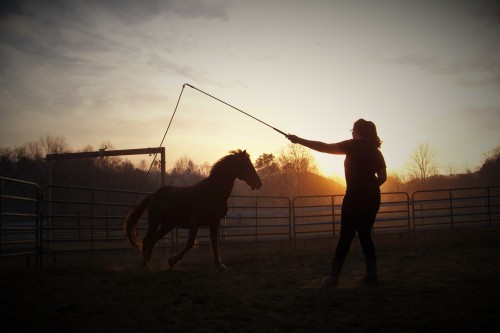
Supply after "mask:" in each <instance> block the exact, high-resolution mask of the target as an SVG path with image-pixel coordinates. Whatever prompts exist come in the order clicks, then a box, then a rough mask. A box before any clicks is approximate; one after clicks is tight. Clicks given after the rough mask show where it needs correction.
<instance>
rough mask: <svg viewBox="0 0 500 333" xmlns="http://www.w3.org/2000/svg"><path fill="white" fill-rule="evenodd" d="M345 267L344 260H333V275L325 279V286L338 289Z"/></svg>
mask: <svg viewBox="0 0 500 333" xmlns="http://www.w3.org/2000/svg"><path fill="white" fill-rule="evenodd" d="M342 266H344V260H338V259H335V257H333V258H332V274H331V275H329V276H327V277H325V278H323V285H325V286H332V287H336V286H337V284H338V283H339V276H340V272H341V271H342Z"/></svg>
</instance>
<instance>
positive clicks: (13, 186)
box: [0, 177, 500, 264]
mask: <svg viewBox="0 0 500 333" xmlns="http://www.w3.org/2000/svg"><path fill="white" fill-rule="evenodd" d="M0 179H1V188H0V236H1V237H0V256H1V257H4V256H14V255H26V256H27V257H28V260H29V257H31V256H35V257H36V259H37V262H39V263H40V264H41V262H42V258H43V254H48V253H59V252H65V251H82V250H85V251H88V250H108V249H123V248H130V245H129V244H128V242H127V241H126V239H125V237H124V233H123V227H122V221H123V217H124V216H125V214H126V213H127V211H128V210H129V208H130V207H131V205H132V204H133V203H138V202H139V201H140V200H142V199H143V198H144V197H145V195H147V194H148V193H137V192H131V191H121V190H110V189H98V188H82V187H70V186H53V185H51V186H46V187H44V188H43V189H42V191H39V189H38V186H37V185H36V184H33V183H29V182H24V181H19V180H14V179H9V178H2V177H0ZM342 200H343V195H324V196H302V197H296V198H294V199H293V200H290V199H288V198H286V197H258V196H232V197H230V198H229V201H228V204H229V211H228V213H227V215H226V217H225V218H224V220H222V221H221V229H220V242H221V243H226V244H239V243H245V242H247V243H249V242H252V243H257V242H272V241H275V242H281V244H282V246H283V244H289V245H295V244H296V242H306V241H308V240H314V239H318V238H334V237H337V236H338V235H339V231H340V214H341V204H342ZM494 227H500V187H485V188H466V189H449V190H430V191H417V192H414V193H413V195H412V196H411V198H410V196H409V195H408V194H407V193H406V192H391V193H382V203H381V207H380V211H379V213H378V215H377V221H376V222H375V226H374V229H373V234H374V235H382V234H396V235H400V237H408V238H415V237H416V235H417V234H419V233H420V234H421V233H425V232H431V231H432V232H434V231H439V230H454V229H465V228H494ZM146 228H147V213H146V214H145V216H143V218H142V219H141V221H140V222H139V226H138V230H139V235H140V236H143V235H144V233H145V230H146ZM186 238H187V231H185V230H181V229H176V230H175V231H174V232H172V233H170V234H168V235H167V238H165V239H164V240H163V241H161V242H158V244H159V246H160V247H163V248H164V249H165V248H167V247H169V248H172V249H176V248H177V247H178V245H179V246H184V244H185V241H186ZM197 243H198V244H204V243H205V244H208V243H209V232H208V229H206V228H202V229H200V230H199V232H198V237H197Z"/></svg>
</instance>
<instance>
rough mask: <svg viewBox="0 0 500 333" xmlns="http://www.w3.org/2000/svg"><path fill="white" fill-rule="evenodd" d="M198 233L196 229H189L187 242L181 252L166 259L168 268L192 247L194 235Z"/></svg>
mask: <svg viewBox="0 0 500 333" xmlns="http://www.w3.org/2000/svg"><path fill="white" fill-rule="evenodd" d="M197 232H198V228H191V229H189V236H188V241H187V243H186V246H185V247H184V249H182V251H181V252H178V253H174V254H172V255H171V256H170V257H169V258H168V265H169V266H170V267H172V266H174V265H175V264H176V263H177V262H178V261H179V260H181V259H182V257H184V255H185V254H186V253H187V251H189V250H190V249H191V248H192V247H193V246H194V241H195V240H196V234H197Z"/></svg>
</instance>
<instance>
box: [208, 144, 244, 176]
mask: <svg viewBox="0 0 500 333" xmlns="http://www.w3.org/2000/svg"><path fill="white" fill-rule="evenodd" d="M241 154H244V156H247V157H249V155H248V153H247V152H246V150H245V151H242V150H241V149H237V150H231V151H230V152H229V155H227V156H224V157H222V158H221V159H220V160H218V161H217V162H216V163H215V164H214V165H213V167H212V170H210V176H212V175H214V174H216V173H218V172H219V171H221V170H222V169H223V168H224V167H225V166H226V165H227V164H228V163H227V162H228V161H230V160H231V159H233V158H234V157H235V156H237V155H241Z"/></svg>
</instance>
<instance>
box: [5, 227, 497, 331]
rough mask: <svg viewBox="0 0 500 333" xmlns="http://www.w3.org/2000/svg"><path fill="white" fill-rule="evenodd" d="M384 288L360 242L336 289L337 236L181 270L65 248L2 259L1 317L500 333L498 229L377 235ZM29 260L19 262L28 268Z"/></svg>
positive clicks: (204, 251) (130, 325) (191, 327)
mask: <svg viewBox="0 0 500 333" xmlns="http://www.w3.org/2000/svg"><path fill="white" fill-rule="evenodd" d="M375 242H376V245H377V250H378V257H379V273H380V279H381V285H379V286H377V287H365V286H363V284H362V278H363V274H364V264H363V257H362V252H361V250H360V248H359V245H358V243H357V240H355V242H354V243H353V247H352V250H351V253H350V254H349V257H348V260H347V262H346V265H345V268H344V271H343V275H342V278H341V282H340V285H339V286H338V288H331V287H323V286H322V285H321V277H322V276H324V275H325V274H326V273H328V271H329V262H330V257H331V255H332V253H333V248H334V245H335V243H336V240H330V241H327V242H324V241H323V242H310V243H306V244H299V245H298V246H297V249H289V248H288V247H287V246H285V248H283V247H282V246H279V245H278V246H270V245H265V246H264V247H262V246H257V245H247V246H243V245H222V249H221V251H222V252H221V253H222V258H223V261H224V263H225V264H226V265H227V266H228V271H227V272H226V273H221V272H217V271H215V269H214V267H213V265H212V259H211V253H210V249H209V248H207V247H201V248H200V249H197V250H193V251H191V252H190V253H188V255H186V256H185V257H184V258H183V260H182V261H181V262H179V264H178V265H177V266H175V267H174V268H173V269H170V270H168V269H166V264H165V261H166V258H165V257H163V256H162V254H161V252H160V251H157V252H155V254H154V258H155V265H156V266H155V270H154V271H152V272H150V271H147V270H146V269H145V268H143V267H142V266H141V265H140V254H139V253H138V252H134V251H128V250H127V251H120V252H113V253H109V252H108V253H106V252H95V253H86V254H75V253H72V254H67V255H60V256H58V257H57V261H56V264H55V265H53V264H52V259H51V258H50V257H49V258H47V259H46V260H45V264H44V267H43V268H42V269H40V270H35V269H30V270H28V269H26V266H25V265H24V262H23V261H22V260H21V259H20V258H17V259H16V260H17V262H13V259H6V258H4V259H5V260H4V259H2V261H0V263H1V265H2V266H1V267H2V273H1V280H0V282H1V294H0V300H1V308H0V315H1V317H2V318H1V322H2V331H3V332H7V331H6V330H4V328H6V327H9V330H8V331H9V332H21V331H28V330H29V331H31V332H89V331H91V332H326V331H328V332H499V329H500V306H499V305H500V288H498V284H499V283H500V265H499V263H500V230H487V231H470V232H453V233H440V232H438V233H434V234H428V235H426V236H425V237H424V236H423V235H419V237H418V239H417V240H416V241H413V240H412V241H409V240H407V239H400V238H399V237H394V236H392V237H388V236H384V237H382V236H377V237H376V238H375ZM19 262H20V264H19Z"/></svg>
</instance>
